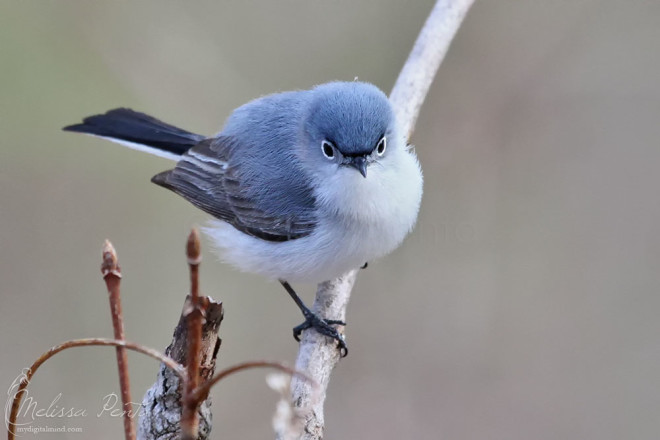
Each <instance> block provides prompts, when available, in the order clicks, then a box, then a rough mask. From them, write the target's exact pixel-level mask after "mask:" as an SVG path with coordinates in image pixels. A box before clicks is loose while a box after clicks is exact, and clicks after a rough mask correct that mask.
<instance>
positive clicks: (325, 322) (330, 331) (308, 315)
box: [293, 308, 348, 357]
mask: <svg viewBox="0 0 660 440" xmlns="http://www.w3.org/2000/svg"><path fill="white" fill-rule="evenodd" d="M302 312H303V316H304V317H305V322H303V323H302V324H300V325H299V326H296V327H294V328H293V337H294V338H295V340H296V341H298V342H300V335H301V334H302V332H303V330H307V329H310V328H313V329H314V330H316V331H317V332H319V333H320V334H322V335H323V336H327V337H329V338H332V339H334V340H335V341H337V348H338V349H339V354H340V356H341V357H346V355H347V354H348V347H347V346H346V341H345V340H344V336H343V335H342V334H341V333H339V332H338V331H337V329H336V328H334V327H332V326H333V325H346V323H345V322H344V321H340V320H338V319H323V318H320V317H319V316H318V315H316V314H315V313H314V312H312V311H311V310H309V309H307V308H305V309H303V310H302Z"/></svg>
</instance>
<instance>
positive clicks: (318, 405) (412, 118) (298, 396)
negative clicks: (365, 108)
mask: <svg viewBox="0 0 660 440" xmlns="http://www.w3.org/2000/svg"><path fill="white" fill-rule="evenodd" d="M473 2H474V0H438V1H437V2H436V4H435V6H434V7H433V10H432V11H431V13H430V15H429V17H428V19H427V20H426V23H425V24H424V27H423V28H422V30H421V31H420V34H419V36H418V37H417V41H416V42H415V46H414V47H413V49H412V51H411V53H410V55H409V57H408V60H407V61H406V64H405V65H404V67H403V69H402V70H401V73H400V74H399V78H398V79H397V81H396V84H395V85H394V88H393V89H392V93H391V94H390V101H391V102H392V105H393V107H394V111H395V113H396V115H397V119H398V122H399V124H400V125H401V127H402V129H403V130H404V133H407V135H408V137H410V135H411V134H412V132H413V129H414V127H415V122H416V121H417V116H418V115H419V111H420V109H421V107H422V104H423V102H424V99H425V98H426V94H427V93H428V90H429V88H430V86H431V83H432V82H433V78H434V77H435V74H436V72H437V70H438V67H439V66H440V63H441V62H442V60H443V58H444V56H445V54H446V53H447V50H448V49H449V45H450V44H451V41H452V39H453V38H454V35H455V34H456V32H457V31H458V28H459V27H460V25H461V23H462V21H463V18H464V17H465V14H466V13H467V11H468V10H469V9H470V6H472V3H473ZM357 272H358V271H357V270H353V271H350V272H348V273H346V274H344V275H342V276H341V277H339V278H337V279H335V280H332V281H326V282H324V283H321V284H319V286H318V289H317V291H316V300H315V301H314V306H313V311H314V312H315V313H317V314H318V315H319V316H321V317H323V318H326V319H339V320H345V316H346V306H347V304H348V300H349V298H350V295H351V290H352V289H353V285H354V284H355V280H356V277H357ZM338 361H339V352H338V350H337V349H336V344H335V341H333V340H331V339H329V338H326V337H323V336H320V335H318V334H317V333H315V332H312V331H306V332H304V334H303V338H302V341H301V342H300V348H299V350H298V357H297V360H296V370H297V371H300V372H302V373H304V374H305V375H306V376H308V377H310V378H312V379H313V380H314V382H316V383H317V384H318V385H319V386H320V392H316V393H313V392H312V389H311V387H310V385H309V382H306V381H304V380H301V379H300V377H298V376H296V377H293V378H292V381H291V398H292V401H293V405H294V406H295V407H297V408H306V409H308V411H305V412H304V413H305V414H306V417H305V423H304V433H303V435H302V437H301V438H302V439H304V440H318V439H322V438H323V427H324V417H323V404H324V401H325V394H326V389H327V387H328V383H329V381H330V374H331V372H332V370H333V368H334V367H335V365H336V364H337V362H338ZM276 436H277V438H278V439H281V438H284V434H283V433H281V432H277V433H276Z"/></svg>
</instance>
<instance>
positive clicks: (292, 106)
mask: <svg viewBox="0 0 660 440" xmlns="http://www.w3.org/2000/svg"><path fill="white" fill-rule="evenodd" d="M64 130H67V131H75V132H80V133H86V134H90V135H94V136H98V137H102V138H106V139H109V140H111V141H114V142H118V143H120V144H123V145H126V146H129V147H131V148H134V149H137V150H142V151H147V152H150V153H153V154H156V155H159V156H163V157H167V158H170V159H173V160H176V161H177V164H176V166H175V167H174V169H171V170H168V171H165V172H163V173H160V174H157V175H156V176H154V177H153V179H152V182H154V183H156V184H157V185H160V186H163V187H165V188H168V189H170V190H172V191H174V192H175V193H177V194H179V195H181V196H182V197H184V198H185V199H186V200H188V201H189V202H191V203H192V204H193V205H195V206H197V207H198V208H200V209H202V210H204V211H206V212H207V213H209V214H211V215H212V216H214V217H215V218H216V219H217V220H214V221H213V223H212V224H211V226H210V227H208V228H205V231H206V232H207V233H208V235H209V236H210V237H211V238H212V240H213V241H214V243H215V245H216V246H217V248H218V249H219V250H220V254H221V257H222V259H223V260H225V261H227V262H229V263H231V264H232V265H234V266H235V267H237V268H239V269H241V270H243V271H247V272H254V273H258V274H261V275H265V276H266V277H269V278H273V279H278V280H280V282H281V283H282V284H283V285H284V287H285V288H286V290H287V292H289V294H290V295H291V296H292V297H293V298H294V300H295V301H296V304H298V306H299V307H300V308H301V310H302V311H303V314H304V316H305V319H306V321H305V323H303V324H302V325H300V326H298V327H296V328H295V329H294V335H295V336H296V339H298V336H299V334H300V332H301V331H302V330H303V329H306V328H309V327H314V328H315V329H317V330H318V331H319V332H321V333H322V334H325V335H327V336H331V337H334V338H335V339H337V341H338V343H339V345H340V348H341V349H342V351H343V352H344V353H345V351H346V346H345V344H344V341H343V339H342V338H341V337H340V336H339V334H338V333H337V331H336V330H335V329H334V328H333V327H331V326H330V324H338V323H339V322H338V321H326V320H323V319H321V318H319V317H317V316H315V315H314V314H313V313H312V312H311V311H310V310H309V309H308V308H307V307H305V306H304V304H303V303H302V302H301V301H300V299H299V298H298V297H297V295H296V294H295V292H294V291H293V289H291V286H290V285H289V284H288V282H287V281H304V282H321V281H324V280H329V279H333V278H335V277H337V276H339V275H341V274H343V273H345V272H347V271H349V270H351V269H355V268H358V267H361V266H363V265H364V264H365V263H366V262H367V261H371V260H372V259H374V258H378V257H381V256H383V255H385V254H388V253H389V252H391V251H392V250H394V249H395V248H396V247H398V246H399V244H400V243H401V242H402V240H403V239H404V237H405V236H406V235H407V234H408V233H409V232H410V230H411V229H412V227H413V225H414V224H415V221H416V219H417V213H418V211H419V205H420V201H421V197H422V173H421V170H420V167H419V163H418V161H417V158H416V156H415V154H414V153H413V152H412V151H411V150H410V148H409V147H408V145H407V142H406V139H405V134H404V133H401V132H400V130H399V128H398V125H397V123H396V120H395V116H394V113H393V111H392V107H391V105H390V103H389V100H388V99H387V97H386V96H385V94H384V93H383V92H381V91H380V90H379V89H378V88H376V87H375V86H373V85H371V84H367V83H363V82H332V83H327V84H323V85H319V86H317V87H314V88H313V89H311V90H304V91H293V92H284V93H277V94H273V95H268V96H265V97H262V98H259V99H256V100H254V101H251V102H249V103H247V104H245V105H243V106H241V107H239V108H237V109H236V110H234V112H233V113H232V115H231V116H230V117H229V119H228V120H227V122H226V123H225V126H224V128H223V130H222V131H221V132H220V133H219V134H218V135H216V136H213V137H208V138H207V137H205V136H201V135H198V134H193V133H190V132H187V131H184V130H181V129H179V128H176V127H174V126H171V125H169V124H165V123H163V122H161V121H159V120H157V119H154V118H152V117H150V116H147V115H145V114H142V113H137V112H134V111H132V110H129V109H122V108H120V109H115V110H110V111H109V112H107V113H105V114H102V115H96V116H90V117H88V118H85V119H84V121H83V123H81V124H77V125H71V126H68V127H65V128H64ZM342 324H343V323H342Z"/></svg>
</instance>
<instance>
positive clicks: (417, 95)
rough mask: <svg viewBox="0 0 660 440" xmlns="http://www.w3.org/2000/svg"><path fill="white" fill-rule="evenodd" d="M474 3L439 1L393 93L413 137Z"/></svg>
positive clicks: (406, 129)
mask: <svg viewBox="0 0 660 440" xmlns="http://www.w3.org/2000/svg"><path fill="white" fill-rule="evenodd" d="M472 3H474V0H438V1H437V2H436V4H435V6H434V7H433V10H432V11H431V14H429V18H428V19H427V20H426V23H425V24H424V27H423V28H422V30H421V31H420V33H419V36H418V37H417V41H415V45H414V46H413V49H412V51H411V52H410V55H409V56H408V60H407V61H406V64H404V65H403V69H401V73H399V77H398V78H397V80H396V83H395V84H394V88H393V89H392V92H391V93H390V101H391V102H392V105H393V106H394V111H395V112H396V115H397V119H398V121H399V124H400V125H401V129H402V130H403V132H404V133H407V136H408V138H410V137H411V135H412V132H413V131H414V129H415V123H416V122H417V116H419V111H420V110H421V108H422V104H423V103H424V99H425V98H426V95H427V93H428V91H429V88H430V87H431V83H432V82H433V78H434V77H435V73H436V72H437V71H438V67H440V63H441V62H442V60H443V59H444V58H445V55H446V54H447V51H448V50H449V45H450V44H451V42H452V40H453V39H454V36H455V35H456V32H458V28H459V27H460V25H461V23H462V22H463V18H465V14H467V12H468V10H469V9H470V6H472Z"/></svg>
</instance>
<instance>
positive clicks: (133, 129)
mask: <svg viewBox="0 0 660 440" xmlns="http://www.w3.org/2000/svg"><path fill="white" fill-rule="evenodd" d="M62 130H65V131H75V132H77V133H85V134H91V135H94V136H101V137H104V138H110V140H116V141H119V142H121V141H124V142H129V143H133V144H137V145H138V146H144V147H147V148H145V149H149V148H155V149H157V150H162V151H166V152H169V153H172V154H174V155H179V156H180V155H182V154H183V153H185V152H186V151H188V150H189V149H190V148H191V147H192V146H194V145H196V144H197V143H198V142H199V141H201V140H202V139H204V138H205V137H204V136H201V135H199V134H195V133H190V132H188V131H185V130H181V129H180V128H177V127H174V126H173V125H169V124H166V123H164V122H162V121H159V120H158V119H156V118H152V117H151V116H148V115H145V114H144V113H139V112H136V111H133V110H131V109H127V108H117V109H114V110H110V111H108V112H107V113H105V114H103V115H94V116H89V117H87V118H85V119H83V122H82V124H75V125H69V126H68V127H64V128H63V129H62ZM151 152H153V153H154V154H157V152H154V151H153V150H152V151H151Z"/></svg>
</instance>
